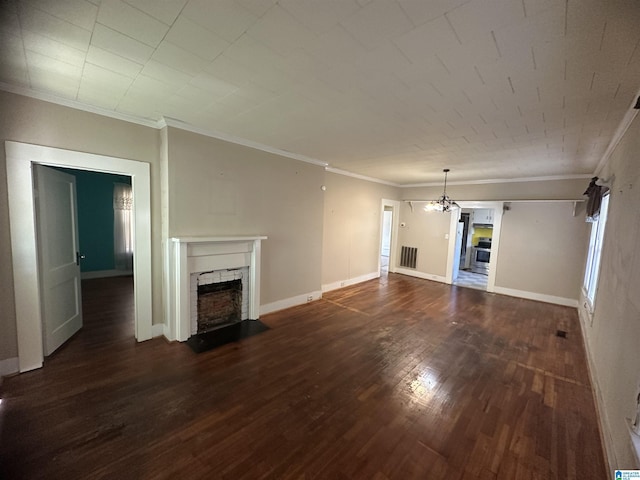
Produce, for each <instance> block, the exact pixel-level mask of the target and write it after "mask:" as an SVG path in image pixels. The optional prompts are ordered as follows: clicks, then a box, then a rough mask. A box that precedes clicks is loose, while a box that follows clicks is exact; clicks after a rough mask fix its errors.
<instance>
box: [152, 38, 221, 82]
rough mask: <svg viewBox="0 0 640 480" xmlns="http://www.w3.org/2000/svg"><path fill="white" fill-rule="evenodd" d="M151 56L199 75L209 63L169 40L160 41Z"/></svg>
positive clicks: (181, 69)
mask: <svg viewBox="0 0 640 480" xmlns="http://www.w3.org/2000/svg"><path fill="white" fill-rule="evenodd" d="M151 58H152V59H153V60H157V61H158V62H160V63H163V64H164V65H167V66H169V67H172V68H174V69H176V70H180V71H181V72H183V73H185V74H187V75H191V76H195V75H197V74H198V73H200V72H201V71H202V70H203V69H204V68H205V67H206V66H207V65H209V62H208V61H207V60H204V59H203V58H200V57H198V56H197V55H194V54H193V53H191V52H187V51H186V50H185V49H183V48H180V47H178V46H177V45H174V44H173V43H171V42H169V41H167V40H163V41H162V43H160V45H159V46H158V48H156V51H155V52H153V55H152V56H151Z"/></svg>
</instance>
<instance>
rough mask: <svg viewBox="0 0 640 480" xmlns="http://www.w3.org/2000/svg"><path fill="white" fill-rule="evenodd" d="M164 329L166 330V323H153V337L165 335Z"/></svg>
mask: <svg viewBox="0 0 640 480" xmlns="http://www.w3.org/2000/svg"><path fill="white" fill-rule="evenodd" d="M164 331H165V324H164V323H154V324H153V325H151V336H152V337H153V338H156V337H161V336H163V335H164Z"/></svg>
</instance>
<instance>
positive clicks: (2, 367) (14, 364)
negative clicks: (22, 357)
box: [0, 357, 20, 377]
mask: <svg viewBox="0 0 640 480" xmlns="http://www.w3.org/2000/svg"><path fill="white" fill-rule="evenodd" d="M18 371H20V364H19V363H18V357H12V358H5V359H4V360H0V377H3V376H5V375H11V374H12V373H18Z"/></svg>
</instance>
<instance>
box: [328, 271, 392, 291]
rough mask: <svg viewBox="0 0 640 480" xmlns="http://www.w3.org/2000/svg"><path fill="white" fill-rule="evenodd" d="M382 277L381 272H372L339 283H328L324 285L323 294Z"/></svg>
mask: <svg viewBox="0 0 640 480" xmlns="http://www.w3.org/2000/svg"><path fill="white" fill-rule="evenodd" d="M378 277H380V272H371V273H366V274H364V275H360V276H359V277H354V278H349V279H346V280H340V281H338V282H332V283H327V284H325V285H322V291H323V292H330V291H331V290H337V289H339V288H344V287H348V286H350V285H355V284H356V283H362V282H367V281H369V280H373V279H374V278H378Z"/></svg>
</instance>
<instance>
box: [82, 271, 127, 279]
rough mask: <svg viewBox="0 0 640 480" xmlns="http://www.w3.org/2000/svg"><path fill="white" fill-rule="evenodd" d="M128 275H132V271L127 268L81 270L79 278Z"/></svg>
mask: <svg viewBox="0 0 640 480" xmlns="http://www.w3.org/2000/svg"><path fill="white" fill-rule="evenodd" d="M128 275H133V272H132V271H128V270H96V271H94V272H82V273H81V274H80V278H82V280H91V279H92V278H107V277H125V276H128Z"/></svg>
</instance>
